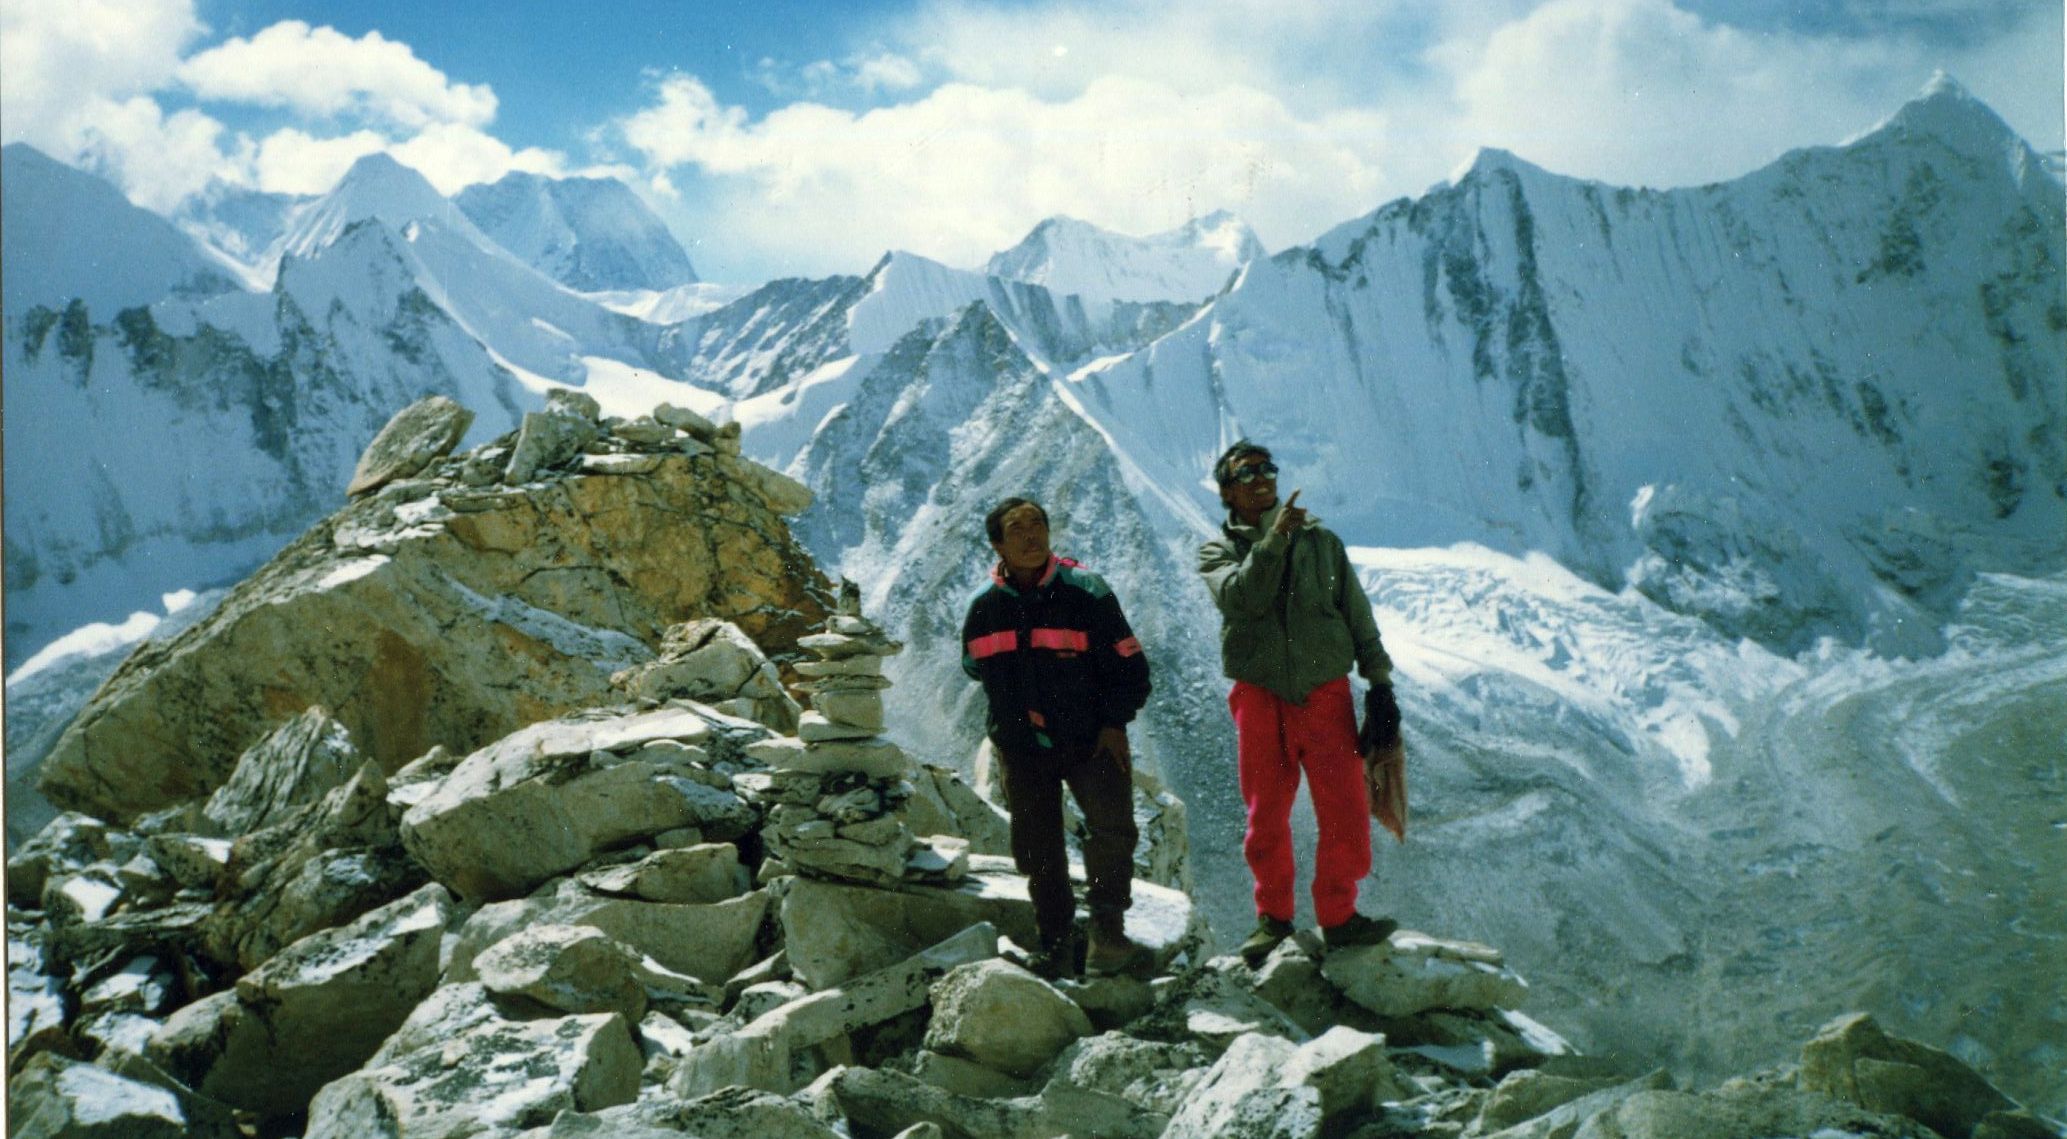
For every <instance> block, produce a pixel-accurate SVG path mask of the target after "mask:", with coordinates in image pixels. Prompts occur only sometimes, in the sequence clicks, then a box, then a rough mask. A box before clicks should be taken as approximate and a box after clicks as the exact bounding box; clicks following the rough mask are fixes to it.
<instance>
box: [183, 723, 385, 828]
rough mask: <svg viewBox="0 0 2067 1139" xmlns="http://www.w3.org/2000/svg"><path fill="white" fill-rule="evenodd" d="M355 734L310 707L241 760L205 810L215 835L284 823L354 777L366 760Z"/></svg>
mask: <svg viewBox="0 0 2067 1139" xmlns="http://www.w3.org/2000/svg"><path fill="white" fill-rule="evenodd" d="M362 762H363V761H362V759H361V758H360V756H359V749H358V748H356V747H354V746H352V733H351V732H350V730H348V729H347V728H346V727H345V726H344V725H343V724H340V723H338V722H337V721H336V720H333V719H331V718H330V714H329V713H328V712H326V711H324V710H323V709H321V708H310V709H309V710H308V711H306V712H303V713H302V714H301V715H299V716H296V717H295V718H293V719H291V720H289V721H287V722H286V723H285V724H282V725H280V727H279V729H278V730H276V731H274V732H273V734H271V735H269V736H267V737H266V738H265V739H263V740H260V741H259V742H258V743H257V744H255V745H253V746H252V748H251V750H249V751H247V752H245V753H244V754H243V755H241V756H239V757H238V758H237V766H236V767H235V768H234V769H233V770H232V771H231V772H230V778H229V781H228V782H227V783H224V784H223V785H222V786H221V787H218V788H216V789H215V793H214V794H212V795H210V796H209V797H208V803H207V805H206V806H205V807H203V808H202V809H201V813H202V814H203V815H205V816H206V817H207V819H208V821H209V822H211V823H213V824H214V825H215V827H216V833H217V834H222V835H229V836H232V837H234V836H236V835H241V834H244V833H245V832H247V831H253V830H257V829H258V828H260V827H263V826H268V825H271V824H273V823H277V822H279V821H281V820H282V819H283V818H285V817H286V816H287V814H288V813H290V812H291V811H292V810H293V809H294V808H296V807H300V806H303V805H306V804H308V803H312V802H315V801H316V800H318V799H320V798H322V797H323V796H324V795H325V794H328V793H329V791H330V790H331V788H333V787H336V786H338V785H339V784H341V783H343V782H344V781H345V780H347V779H349V778H351V776H352V773H353V772H355V771H357V770H358V769H359V767H360V764H361V763H362Z"/></svg>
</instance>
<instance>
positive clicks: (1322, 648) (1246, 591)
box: [1199, 515, 1392, 704]
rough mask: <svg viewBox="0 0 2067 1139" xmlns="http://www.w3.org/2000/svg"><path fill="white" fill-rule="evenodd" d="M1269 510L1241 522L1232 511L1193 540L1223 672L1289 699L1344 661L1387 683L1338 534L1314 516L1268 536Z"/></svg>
mask: <svg viewBox="0 0 2067 1139" xmlns="http://www.w3.org/2000/svg"><path fill="white" fill-rule="evenodd" d="M1271 517H1272V516H1270V515H1266V516H1265V517H1264V519H1263V521H1262V524H1261V525H1258V526H1244V525H1242V524H1241V523H1240V522H1239V521H1236V520H1235V519H1234V518H1233V517H1232V516H1230V517H1229V518H1228V520H1227V522H1226V523H1225V524H1224V525H1222V526H1221V528H1220V534H1221V536H1220V537H1218V538H1215V539H1213V540H1212V541H1210V542H1207V543H1206V544H1205V545H1203V546H1201V547H1199V573H1200V574H1201V575H1203V576H1204V577H1205V579H1206V588H1207V589H1209V590H1211V591H1212V593H1213V602H1214V604H1216V605H1218V606H1219V607H1220V619H1221V620H1220V666H1221V670H1222V671H1224V672H1225V673H1227V675H1228V677H1229V678H1231V679H1234V680H1246V681H1248V682H1249V683H1251V684H1257V685H1261V686H1263V687H1264V688H1268V689H1269V690H1271V691H1272V692H1274V693H1276V694H1277V695H1279V696H1281V697H1283V698H1284V699H1286V700H1289V701H1291V702H1292V703H1294V704H1299V703H1304V702H1305V700H1306V695H1307V693H1309V692H1312V691H1313V690H1314V689H1315V688H1318V687H1320V686H1321V685H1323V684H1326V683H1327V682H1329V681H1331V680H1333V679H1335V678H1336V677H1338V676H1347V675H1348V674H1349V668H1350V665H1352V664H1354V665H1355V666H1356V668H1357V671H1359V672H1361V673H1363V675H1364V679H1365V680H1367V681H1369V682H1371V683H1373V684H1389V683H1391V680H1392V658H1390V657H1388V656H1386V655H1385V644H1384V642H1382V641H1380V640H1379V639H1378V622H1377V621H1376V620H1374V619H1373V618H1372V616H1371V602H1370V599H1369V598H1367V597H1365V596H1364V591H1363V587H1362V586H1361V585H1359V584H1358V582H1357V577H1356V572H1355V570H1353V569H1352V568H1351V567H1350V564H1349V553H1348V551H1347V550H1345V549H1343V547H1342V539H1340V538H1338V537H1336V536H1335V533H1334V531H1332V530H1328V529H1326V528H1325V527H1322V526H1320V525H1318V524H1314V523H1310V524H1308V526H1307V527H1306V528H1305V529H1303V530H1301V531H1299V532H1298V533H1296V534H1293V535H1291V536H1289V537H1287V536H1282V535H1276V534H1272V533H1271V532H1270V529H1269V526H1270V522H1271ZM1288 551H1289V554H1290V557H1289V559H1288V558H1287V556H1286V555H1287V553H1288ZM1288 562H1289V564H1288Z"/></svg>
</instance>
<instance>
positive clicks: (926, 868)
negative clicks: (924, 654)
mask: <svg viewBox="0 0 2067 1139" xmlns="http://www.w3.org/2000/svg"><path fill="white" fill-rule="evenodd" d="M797 644H798V646H799V647H801V648H803V649H805V650H807V651H809V652H810V653H811V654H812V656H814V657H815V658H817V659H815V660H808V661H802V662H799V663H798V664H797V666H796V669H797V672H798V673H800V674H801V675H803V676H804V677H805V678H806V679H805V681H804V684H803V685H802V687H803V688H804V689H805V690H807V691H808V692H809V693H810V695H811V710H810V711H808V712H805V713H804V714H803V715H802V716H801V717H800V718H799V720H798V724H797V734H796V736H795V737H784V738H776V739H770V740H764V741H762V742H760V743H757V744H754V745H752V746H750V747H748V748H747V754H749V755H751V756H753V757H754V758H755V759H758V760H760V761H762V762H763V763H766V764H767V765H768V766H769V767H770V768H772V769H773V770H772V772H771V774H770V775H769V777H768V787H767V790H766V792H765V796H766V799H767V801H769V802H771V803H773V804H774V806H773V807H772V808H771V809H770V810H769V813H768V828H767V837H768V845H769V850H770V852H771V853H772V854H773V855H774V856H775V858H776V859H777V860H779V863H780V864H779V865H774V864H771V865H772V866H773V869H772V871H769V872H772V873H780V872H782V871H785V870H787V871H793V872H796V873H799V874H806V875H812V876H817V877H823V878H833V879H840V880H845V881H853V882H866V883H870V884H886V883H891V882H898V881H902V880H905V879H915V880H919V881H934V882H946V881H953V880H955V879H958V878H960V877H961V876H962V875H963V874H964V873H966V872H967V870H968V864H969V843H968V840H966V839H963V838H959V837H956V836H952V835H928V836H925V837H923V838H921V837H917V836H914V835H913V834H912V833H911V830H910V828H909V827H907V826H906V825H905V811H904V806H905V804H906V803H907V802H908V801H909V800H910V799H911V797H912V794H913V788H912V784H911V782H910V781H909V780H908V779H907V778H906V776H907V775H908V774H910V772H911V770H912V767H911V763H910V761H909V760H908V759H906V757H905V754H904V751H903V749H901V748H899V747H898V746H897V745H896V744H894V743H892V742H891V741H889V740H887V739H884V738H883V736H882V734H881V733H882V731H883V690H884V689H885V688H888V687H889V686H890V681H889V679H888V678H886V677H885V676H884V675H883V659H884V658H885V657H890V656H895V655H896V654H898V653H900V652H902V651H903V650H904V646H903V645H902V644H900V643H899V642H897V641H893V640H891V639H890V638H889V636H888V635H887V634H885V633H884V632H883V629H882V627H881V626H879V625H877V624H876V623H875V622H873V621H871V620H869V619H868V618H866V617H863V616H862V615H861V605H860V599H859V596H858V594H857V591H856V590H855V588H854V586H853V583H851V582H846V583H842V588H841V594H840V602H839V605H838V606H837V608H836V610H835V612H834V613H833V615H832V616H831V617H830V618H828V619H827V621H826V623H825V626H824V628H823V631H821V632H818V633H813V634H810V635H808V636H804V637H800V638H798V640H797Z"/></svg>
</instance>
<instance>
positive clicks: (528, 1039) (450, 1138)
mask: <svg viewBox="0 0 2067 1139" xmlns="http://www.w3.org/2000/svg"><path fill="white" fill-rule="evenodd" d="M643 1064H644V1057H643V1056H641V1055H640V1052H639V1046H638V1044H637V1042H636V1041H634V1040H633V1038H632V1033H631V1028H630V1027H629V1026H628V1025H627V1024H626V1023H625V1019H624V1017H623V1016H622V1015H620V1014H618V1013H614V1012H612V1013H587V1014H579V1015H574V1016H565V1017H545V1018H542V1019H537V1020H531V1019H522V1018H518V1017H513V1016H510V1015H508V1014H507V1013H505V1012H504V1011H503V1010H502V1009H500V1008H498V1007H497V1005H496V1004H495V1002H494V999H493V998H492V997H491V996H490V995H489V994H488V992H487V990H485V989H484V988H482V987H481V986H480V985H478V984H465V985H448V986H445V987H443V988H441V989H439V990H438V991H437V992H436V993H434V994H432V996H431V997H430V999H428V1000H426V1001H424V1002H423V1003H422V1004H420V1005H418V1006H417V1008H416V1011H415V1012H413V1013H411V1014H410V1016H409V1019H408V1020H407V1021H405V1022H404V1023H403V1025H402V1026H401V1027H400V1028H398V1029H396V1030H395V1033H394V1035H393V1036H391V1037H389V1038H388V1040H387V1041H386V1043H384V1044H382V1045H381V1047H380V1051H378V1052H377V1053H375V1054H374V1056H373V1058H372V1059H371V1060H370V1061H368V1062H367V1064H366V1066H365V1067H363V1068H361V1069H359V1070H358V1071H355V1072H351V1073H349V1074H347V1075H344V1076H342V1077H340V1078H339V1079H337V1080H336V1081H334V1082H332V1083H330V1084H328V1085H326V1086H325V1087H324V1088H323V1090H322V1091H320V1092H318V1093H317V1094H316V1097H315V1099H314V1100H312V1101H311V1102H310V1104H309V1120H308V1130H307V1131H306V1132H305V1135H306V1139H364V1137H365V1136H371V1135H377V1136H383V1137H387V1139H460V1137H461V1136H467V1135H476V1134H480V1133H482V1132H492V1133H497V1134H501V1133H506V1132H508V1131H513V1130H518V1129H522V1128H530V1127H541V1126H544V1125H546V1124H548V1123H550V1122H552V1120H553V1118H554V1117H555V1116H557V1115H559V1114H560V1113H561V1112H563V1111H600V1110H602V1109H604V1108H608V1107H615V1106H617V1105H619V1104H624V1103H630V1102H631V1101H632V1100H633V1099H634V1098H636V1097H637V1096H638V1092H639V1073H640V1069H641V1067H642V1066H643Z"/></svg>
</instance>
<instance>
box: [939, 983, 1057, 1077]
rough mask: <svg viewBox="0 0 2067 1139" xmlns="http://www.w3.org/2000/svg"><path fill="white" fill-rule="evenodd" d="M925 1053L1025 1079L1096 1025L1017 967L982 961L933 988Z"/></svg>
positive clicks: (1051, 988)
mask: <svg viewBox="0 0 2067 1139" xmlns="http://www.w3.org/2000/svg"><path fill="white" fill-rule="evenodd" d="M932 1005H933V1022H932V1024H931V1026H929V1027H928V1028H927V1030H926V1047H928V1048H930V1049H932V1050H933V1051H935V1052H940V1053H943V1054H945V1055H949V1056H959V1057H962V1058H963V1059H966V1060H973V1061H975V1062H976V1063H978V1064H982V1065H984V1066H985V1067H989V1068H995V1069H997V1070H998V1071H1000V1072H1004V1073H1006V1074H1007V1075H1012V1076H1019V1077H1026V1076H1031V1075H1033V1074H1034V1072H1036V1071H1038V1070H1039V1069H1040V1068H1041V1067H1042V1066H1043V1065H1045V1064H1046V1063H1047V1062H1048V1061H1050V1060H1052V1059H1054V1058H1055V1055H1056V1053H1058V1052H1060V1051H1062V1049H1063V1048H1064V1047H1065V1046H1066V1045H1068V1044H1069V1043H1070V1042H1071V1041H1074V1040H1076V1039H1078V1038H1080V1037H1084V1036H1089V1035H1091V1031H1092V1030H1091V1020H1090V1018H1089V1017H1087V1016H1085V1015H1084V1010H1083V1009H1080V1008H1078V1007H1077V1006H1076V1003H1075V1002H1074V1001H1071V1000H1070V999H1069V998H1068V997H1066V996H1064V995H1062V993H1060V992H1058V991H1057V990H1056V988H1055V986H1053V985H1050V984H1049V983H1048V982H1046V981H1043V980H1042V979H1040V978H1039V977H1036V976H1034V975H1033V974H1032V973H1029V972H1027V971H1026V970H1024V969H1022V968H1020V967H1019V966H1017V965H1012V964H1008V963H1007V962H1004V961H998V960H991V961H978V962H974V963H972V964H968V965H963V966H960V967H958V968H956V969H953V970H950V971H949V972H948V974H947V976H945V977H942V978H941V979H940V980H939V981H938V982H936V983H935V984H934V986H933V991H932Z"/></svg>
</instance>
